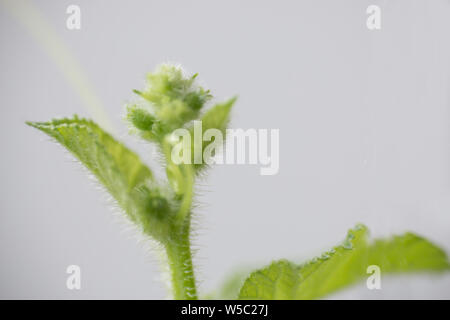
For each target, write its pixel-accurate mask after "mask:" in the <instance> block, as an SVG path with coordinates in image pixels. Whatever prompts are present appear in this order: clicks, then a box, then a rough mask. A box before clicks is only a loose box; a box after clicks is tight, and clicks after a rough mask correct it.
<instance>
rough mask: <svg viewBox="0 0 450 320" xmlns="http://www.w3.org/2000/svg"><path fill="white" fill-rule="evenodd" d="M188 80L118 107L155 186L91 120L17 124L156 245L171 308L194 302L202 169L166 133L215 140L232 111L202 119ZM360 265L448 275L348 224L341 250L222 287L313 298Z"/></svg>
mask: <svg viewBox="0 0 450 320" xmlns="http://www.w3.org/2000/svg"><path fill="white" fill-rule="evenodd" d="M196 76H197V75H193V76H190V77H188V76H186V75H185V74H184V73H183V71H182V70H181V69H180V68H179V67H175V66H172V65H162V66H160V67H159V68H158V70H157V71H156V72H155V73H151V74H149V75H148V77H147V87H146V88H145V89H144V90H142V91H137V90H134V92H135V93H136V94H137V95H138V100H137V102H136V103H132V104H129V105H127V106H126V120H127V122H128V123H129V124H130V130H131V131H132V132H133V133H135V134H137V135H138V136H139V137H141V138H142V139H144V140H147V141H150V142H152V143H155V144H156V145H157V146H158V148H159V150H160V152H161V154H162V155H163V158H164V160H165V170H166V176H167V181H165V182H162V181H158V180H157V179H156V178H155V177H154V175H153V174H152V171H151V170H150V169H149V168H148V167H147V166H146V165H145V164H144V163H142V162H141V160H140V159H139V157H138V156H137V155H136V154H135V153H133V152H132V151H131V150H129V149H128V148H127V147H125V146H124V145H123V144H122V143H120V142H118V141H117V140H116V139H114V138H113V137H112V136H111V135H110V134H108V133H107V132H105V131H104V130H103V129H102V128H100V127H99V126H98V125H97V124H95V123H94V122H93V121H91V120H86V119H80V118H78V117H77V116H74V117H73V118H71V119H67V118H66V119H59V120H52V121H50V122H27V124H28V125H30V126H32V127H35V128H37V129H39V130H41V131H43V132H45V133H46V134H48V135H49V136H51V137H53V138H54V139H55V140H56V141H58V142H59V143H60V144H61V145H63V146H64V147H65V148H67V149H68V150H69V151H70V152H71V153H72V154H73V155H74V156H75V157H76V158H77V159H78V160H79V161H80V162H81V163H82V164H83V165H84V166H86V167H87V168H88V169H89V170H90V171H91V172H92V173H93V174H94V175H95V176H96V178H97V179H98V181H99V182H100V183H101V184H102V185H103V186H104V187H105V188H106V190H107V191H108V192H109V193H110V194H111V195H112V197H113V198H114V199H115V201H116V202H117V204H118V205H119V206H120V207H121V208H122V209H123V211H124V212H125V213H126V214H127V216H128V218H129V219H130V220H131V221H132V222H134V223H135V224H136V225H137V226H138V227H139V228H140V229H141V230H142V232H143V233H144V234H146V235H148V236H149V237H151V238H152V239H154V240H156V241H157V242H159V243H160V244H161V245H162V247H163V248H164V249H165V253H166V256H167V262H168V264H169V268H170V272H171V280H172V281H171V283H172V291H173V297H174V298H176V299H197V298H198V293H197V288H196V282H195V277H194V269H193V263H192V253H191V245H190V235H191V217H192V215H193V212H192V207H193V196H194V183H195V181H196V179H197V177H198V175H199V174H200V173H201V172H203V171H205V169H206V167H207V166H206V165H205V163H204V162H202V163H197V162H195V161H191V162H188V163H176V162H174V161H173V159H172V158H173V157H172V152H173V151H174V148H175V146H176V145H177V143H178V140H177V139H174V136H173V134H172V133H173V131H174V130H176V129H178V128H185V129H187V130H189V131H192V130H193V124H192V123H193V121H194V120H201V121H202V122H201V125H202V128H203V130H207V129H218V130H219V131H220V132H224V131H225V129H226V127H227V124H228V122H229V116H230V111H231V108H232V106H233V104H234V102H235V99H234V98H233V99H230V100H228V101H227V102H224V103H219V104H215V105H214V106H212V107H211V108H210V109H209V110H208V111H206V112H202V109H203V107H204V105H205V104H206V103H207V102H209V101H210V100H211V98H212V96H211V94H210V92H209V91H208V90H205V89H203V88H202V87H201V86H198V85H197V84H196ZM190 142H191V143H190V148H192V149H196V148H200V149H201V150H205V148H206V147H207V146H208V145H209V144H208V143H206V142H204V141H196V140H195V139H192V141H190ZM211 143H212V142H211ZM183 152H184V151H183ZM191 157H193V155H192V154H191ZM204 160H205V159H204ZM190 163H191V164H190ZM368 265H378V266H379V267H380V268H381V270H383V272H391V273H395V272H416V271H443V270H448V269H449V268H450V266H449V263H448V260H447V257H446V254H445V252H444V251H443V250H441V249H440V248H438V247H437V246H435V245H434V244H432V243H431V242H429V241H427V240H425V239H423V238H421V237H419V236H416V235H414V234H411V233H407V234H404V235H402V236H397V237H393V238H392V239H387V240H376V241H375V242H369V241H368V240H367V229H366V228H365V227H364V226H361V225H358V226H357V227H356V228H354V229H353V230H350V231H349V233H348V236H347V238H346V239H345V241H344V243H343V244H342V245H339V246H337V247H335V248H333V249H331V250H330V251H329V252H326V253H324V254H323V255H322V256H321V257H319V258H317V259H313V260H312V261H310V262H308V263H305V264H302V265H296V264H294V263H291V262H288V261H286V260H281V261H277V262H273V263H272V264H271V265H270V266H268V267H266V268H263V269H261V270H257V271H255V272H253V273H251V274H250V275H249V276H248V277H246V278H245V281H243V284H242V282H239V281H237V280H236V279H234V280H233V284H232V285H230V284H229V285H228V286H229V288H233V289H232V290H234V291H235V293H234V297H236V298H240V299H313V298H320V297H323V296H326V295H327V294H329V293H331V292H333V291H335V290H337V289H340V288H342V287H344V286H346V285H349V284H351V283H354V282H356V281H358V280H361V279H362V278H363V277H366V276H367V274H366V268H367V266H368ZM241 284H242V286H241V288H240V290H239V292H237V289H236V288H237V285H241ZM227 290H228V289H227ZM230 290H231V289H230ZM230 290H228V291H230ZM227 297H230V293H229V292H228V293H227Z"/></svg>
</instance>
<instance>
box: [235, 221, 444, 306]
mask: <svg viewBox="0 0 450 320" xmlns="http://www.w3.org/2000/svg"><path fill="white" fill-rule="evenodd" d="M370 265H377V266H378V267H379V268H380V271H381V274H386V273H400V272H406V273H408V272H409V273H411V272H421V271H428V272H435V271H443V270H448V269H449V268H450V265H449V262H448V260H447V256H446V254H445V252H444V251H443V250H442V249H440V248H439V247H437V246H435V245H434V244H432V243H431V242H429V241H428V240H426V239H424V238H421V237H419V236H417V235H415V234H412V233H405V234H403V235H401V236H394V237H392V238H391V239H383V240H375V241H374V242H372V243H371V242H369V241H368V231H367V228H366V227H365V226H362V225H358V226H357V227H355V228H354V229H353V230H350V231H349V232H348V234H347V238H346V239H345V241H344V242H343V244H341V245H339V246H336V247H334V248H333V249H332V250H330V251H328V252H326V253H324V254H323V255H322V256H321V257H320V258H315V259H313V260H311V261H309V262H307V263H305V264H302V265H297V264H294V263H292V262H289V261H287V260H280V261H275V262H273V263H272V264H270V265H269V266H268V267H265V268H263V269H261V270H257V271H255V272H253V273H252V274H250V276H249V277H248V278H247V279H246V281H245V282H244V284H243V286H242V288H241V290H240V293H239V299H243V300H259V299H265V300H275V299H290V300H292V299H294V300H302V299H318V298H322V297H325V296H326V295H328V294H330V293H332V292H335V291H337V290H339V289H341V288H343V287H345V286H348V285H350V284H353V283H355V282H357V281H360V280H362V279H365V278H367V277H368V276H369V274H368V273H367V272H366V271H367V267H368V266H370Z"/></svg>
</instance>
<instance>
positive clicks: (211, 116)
mask: <svg viewBox="0 0 450 320" xmlns="http://www.w3.org/2000/svg"><path fill="white" fill-rule="evenodd" d="M236 99H237V98H236V97H234V98H231V99H229V100H228V101H226V102H223V103H219V104H216V105H215V106H214V107H212V108H211V109H209V110H208V111H206V112H205V114H204V115H203V116H202V117H201V119H200V120H201V124H202V133H203V134H205V132H206V131H207V130H208V129H217V130H219V131H220V132H221V133H222V136H223V138H224V141H225V137H226V129H227V127H228V123H229V122H230V112H231V108H232V107H233V105H234V103H235V102H236ZM191 132H192V133H191V136H192V143H191V146H192V152H191V154H192V157H194V152H195V150H194V145H195V143H196V141H195V139H194V138H195V137H194V133H193V129H192V128H191ZM201 143H202V146H201V152H202V154H203V152H204V151H205V148H206V147H207V146H208V145H209V144H211V143H213V141H203V139H202V142H201ZM206 160H207V159H203V161H202V163H201V164H195V169H196V170H197V171H198V170H201V169H202V168H204V167H205V164H206V163H205V161H206ZM193 163H194V161H193Z"/></svg>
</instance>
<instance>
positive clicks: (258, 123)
mask: <svg viewBox="0 0 450 320" xmlns="http://www.w3.org/2000/svg"><path fill="white" fill-rule="evenodd" d="M34 3H35V6H36V8H37V9H38V10H39V11H40V12H41V14H42V15H43V16H44V17H45V19H46V21H47V23H48V24H49V25H50V26H51V27H52V28H53V30H54V32H56V34H57V35H58V37H60V39H61V41H63V43H64V45H65V46H67V47H68V49H69V51H70V53H71V54H72V55H73V57H74V58H75V59H76V60H77V61H78V63H79V65H80V66H81V68H82V69H83V72H84V73H85V74H86V76H87V78H88V79H89V81H90V83H91V84H92V88H93V90H94V91H95V92H96V93H97V94H98V96H99V98H100V100H101V102H102V103H103V104H104V105H105V106H106V107H105V108H106V111H107V113H108V114H109V115H110V116H111V117H112V122H113V124H114V127H115V128H116V130H117V131H116V135H117V136H118V137H119V138H121V139H123V140H124V141H125V142H126V143H127V144H128V145H129V146H130V147H132V148H135V149H137V150H138V151H139V153H140V154H141V155H142V157H143V158H144V159H145V160H146V161H147V162H148V163H150V164H151V165H152V167H155V166H156V163H155V161H153V160H152V152H151V149H150V148H148V147H147V146H146V145H145V144H143V143H140V142H137V141H136V139H135V138H133V137H129V136H127V135H126V133H127V130H126V127H125V125H124V124H123V123H122V120H121V115H122V111H123V109H122V105H123V104H124V103H125V102H126V101H127V100H128V99H130V98H132V96H133V95H132V93H131V89H133V88H141V87H142V85H143V81H144V76H145V73H146V72H147V71H151V70H153V69H154V67H155V66H156V65H157V64H159V63H161V62H165V61H173V62H178V63H181V64H182V65H184V66H185V67H186V68H187V70H189V71H191V72H199V74H200V77H199V78H200V79H202V81H203V82H204V84H205V85H206V86H207V87H209V88H211V89H212V91H213V93H214V94H215V96H216V97H217V99H219V100H220V99H225V98H227V97H230V96H232V95H234V94H239V97H240V98H239V100H238V103H237V105H236V107H235V109H234V114H233V121H232V127H234V128H268V129H270V128H279V129H280V172H279V174H278V175H276V176H260V175H259V168H258V167H257V166H249V165H248V166H237V165H235V166H217V167H215V168H214V169H213V170H212V171H211V172H210V174H209V176H208V177H207V179H205V180H204V181H202V183H201V186H200V190H199V193H200V196H199V199H198V202H199V203H200V206H199V209H197V210H196V212H195V215H196V218H195V219H196V224H197V225H198V227H197V228H196V232H195V233H196V236H195V238H194V244H195V248H196V249H197V254H196V266H197V267H198V268H197V277H198V279H199V282H200V289H201V291H202V292H203V293H205V292H208V291H210V290H211V289H213V288H214V287H216V286H217V285H218V284H219V283H220V281H221V279H223V278H224V276H225V275H226V274H227V272H229V271H230V270H232V269H233V268H234V267H239V266H256V267H257V266H261V265H263V264H266V263H268V262H269V261H270V260H271V259H273V258H290V259H292V260H295V261H302V260H303V259H306V258H310V257H312V256H314V255H316V254H318V253H320V252H321V251H322V250H324V249H328V248H329V247H331V246H333V245H335V244H336V243H337V242H339V241H340V240H341V239H343V237H344V236H345V233H346V230H347V229H348V228H349V227H351V226H353V225H354V224H355V223H357V222H363V223H365V224H366V225H368V226H369V227H370V229H371V231H372V235H374V236H387V235H390V234H393V233H400V232H403V231H405V230H413V231H415V232H417V233H419V234H421V235H424V236H426V237H428V238H430V239H432V240H433V241H435V242H436V243H438V244H439V245H441V246H442V247H443V248H445V250H446V251H447V252H450V233H449V226H450V215H449V209H450V175H449V168H450V161H449V160H450V159H449V156H450V154H449V144H450V134H449V119H450V118H449V107H450V99H449V93H450V68H449V67H450V63H449V57H450V43H449V41H448V40H449V31H450V2H449V1H443V0H442V1H439V0H435V1H425V0H423V1H411V0H405V1H399V0H395V1H393V0H391V1H375V0H373V1H356V0H354V1H342V0H341V1H335V0H328V1H317V0H314V1H276V2H275V1H271V2H269V1H234V0H233V1H230V0H228V1H206V0H205V1H126V2H125V1H100V0H95V1H92V0H90V1H78V0H77V1H75V0H73V1H65V0H64V1H35V2H34ZM70 4H77V5H79V6H80V7H81V14H82V16H81V19H82V27H81V30H78V31H69V30H67V29H66V18H67V14H66V12H65V11H66V8H67V6H68V5H70ZM369 4H377V5H379V6H380V7H381V10H382V29H381V30H379V31H369V30H368V29H367V28H366V17H367V15H366V13H365V11H366V8H367V6H368V5H369ZM0 10H1V12H0V39H1V40H0V41H1V53H0V68H1V72H0V93H1V94H0V102H1V107H0V108H1V117H0V150H1V161H2V162H1V163H2V165H1V167H0V177H1V182H0V188H1V189H0V195H1V199H0V200H1V201H0V209H1V216H0V219H1V222H0V257H1V264H0V298H44V299H46V298H62V299H66V298H70V299H79V298H88V299H90V298H144V299H147V298H165V297H166V293H165V288H164V285H163V284H162V283H161V282H160V281H159V266H158V262H157V261H158V260H157V258H156V256H155V255H154V254H152V253H151V252H149V250H147V249H148V248H147V247H148V246H147V244H146V243H145V242H142V241H141V242H139V241H138V240H139V237H138V236H136V233H135V232H134V231H133V230H130V228H129V226H128V225H127V224H126V223H125V222H123V219H121V218H120V215H117V214H116V215H114V214H112V213H111V212H112V210H111V208H110V205H105V204H107V201H106V200H105V199H106V197H105V195H104V194H103V193H102V192H101V191H99V190H97V189H98V188H97V187H96V185H95V183H92V181H89V179H88V178H87V177H86V174H85V172H84V170H82V169H81V166H80V165H78V164H74V162H73V161H72V160H71V158H70V157H69V156H68V155H67V153H65V152H64V151H63V150H62V148H61V147H60V146H58V145H56V144H55V143H49V142H48V139H47V138H45V137H44V135H43V134H41V133H38V132H37V131H36V130H34V129H32V128H29V127H26V126H25V125H24V121H25V120H48V119H50V118H53V117H56V116H70V115H72V114H73V113H77V114H80V115H82V116H90V114H89V112H88V111H86V109H85V108H84V106H83V101H82V100H81V99H80V97H79V95H77V93H76V91H75V90H74V89H73V87H72V86H70V85H69V83H68V82H67V80H66V78H65V77H64V74H63V72H62V71H61V69H60V68H58V67H57V65H56V64H55V63H54V61H53V59H51V58H50V57H49V55H48V54H47V53H46V51H45V49H43V47H42V44H40V43H39V42H38V41H36V39H35V38H33V37H32V36H31V35H30V32H29V30H28V29H27V28H25V27H24V26H23V24H21V23H19V22H18V21H17V19H15V18H14V17H13V15H11V14H10V13H9V12H8V11H6V9H5V7H4V6H3V5H2V3H0ZM70 264H77V265H80V266H81V268H82V289H81V290H79V291H69V290H67V288H66V286H65V282H66V277H67V275H66V273H65V270H66V267H67V266H68V265H70ZM333 297H338V298H450V275H445V276H441V277H427V276H425V277H424V276H414V277H397V278H395V279H389V278H383V282H382V290H380V291H377V292H374V291H369V290H368V289H366V288H365V286H364V284H361V285H359V286H356V287H353V288H351V289H350V290H347V291H345V292H342V293H338V294H336V295H334V296H333Z"/></svg>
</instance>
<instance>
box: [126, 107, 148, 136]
mask: <svg viewBox="0 0 450 320" xmlns="http://www.w3.org/2000/svg"><path fill="white" fill-rule="evenodd" d="M127 119H128V120H129V121H130V123H131V124H132V125H133V126H135V127H136V128H137V129H139V130H142V131H149V130H151V129H152V126H153V124H154V122H155V117H154V116H153V115H151V114H150V112H148V111H147V110H144V109H143V108H139V107H138V106H136V105H132V106H130V107H128V108H127Z"/></svg>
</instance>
